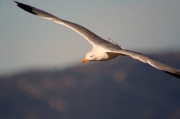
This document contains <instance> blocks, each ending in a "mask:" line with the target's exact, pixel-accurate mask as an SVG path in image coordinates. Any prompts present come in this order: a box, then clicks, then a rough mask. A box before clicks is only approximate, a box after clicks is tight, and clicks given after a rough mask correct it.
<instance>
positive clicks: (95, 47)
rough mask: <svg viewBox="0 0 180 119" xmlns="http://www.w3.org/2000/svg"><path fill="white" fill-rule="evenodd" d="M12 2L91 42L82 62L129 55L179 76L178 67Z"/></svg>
mask: <svg viewBox="0 0 180 119" xmlns="http://www.w3.org/2000/svg"><path fill="white" fill-rule="evenodd" d="M14 2H15V4H16V5H17V6H18V7H20V8H21V9H23V10H25V11H27V12H29V13H32V14H34V15H37V16H40V17H42V18H45V19H48V20H51V21H53V22H55V23H57V24H61V25H64V26H66V27H68V28H70V29H72V30H74V31H76V32H77V33H79V34H80V35H81V36H83V37H84V38H85V39H86V40H87V41H89V43H91V45H92V50H91V51H90V52H88V53H87V54H86V56H85V58H84V59H83V60H82V63H85V62H87V61H106V60H110V59H113V58H115V57H117V56H130V57H131V58H134V59H137V60H139V61H141V62H143V63H148V64H149V65H151V66H153V67H155V68H157V69H159V70H161V71H163V72H165V73H168V74H170V75H172V76H174V77H177V78H180V70H179V69H176V68H173V67H171V66H168V65H165V64H163V63H161V62H159V61H156V60H154V59H152V58H150V57H148V56H146V55H143V54H141V53H138V52H134V51H131V50H127V49H124V48H123V47H121V46H120V45H118V44H117V43H115V42H113V41H112V40H111V39H110V38H109V39H108V40H104V39H102V38H101V37H99V36H98V35H96V34H95V33H93V32H91V31H90V30H88V29H86V28H85V27H83V26H81V25H78V24H76V23H73V22H69V21H66V20H63V19H60V18H58V17H56V16H54V15H52V14H50V13H48V12H45V11H43V10H40V9H37V8H35V7H32V6H29V5H26V4H23V3H19V2H17V1H14Z"/></svg>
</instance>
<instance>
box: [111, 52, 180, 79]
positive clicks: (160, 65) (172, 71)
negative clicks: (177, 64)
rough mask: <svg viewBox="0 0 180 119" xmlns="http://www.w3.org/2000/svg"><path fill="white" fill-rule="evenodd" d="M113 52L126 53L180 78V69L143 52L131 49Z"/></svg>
mask: <svg viewBox="0 0 180 119" xmlns="http://www.w3.org/2000/svg"><path fill="white" fill-rule="evenodd" d="M111 53H118V54H124V55H126V56H130V57H132V58H134V59H137V60H139V61H141V62H143V63H148V64H149V65H151V66H153V67H155V68H157V69H159V70H162V71H164V72H166V73H168V74H170V75H172V76H175V77H177V78H180V70H179V69H176V68H174V67H171V66H168V65H166V64H163V63H161V62H159V61H157V60H154V59H152V58H150V57H148V56H146V55H143V54H141V53H138V52H134V51H130V50H123V49H122V50H116V51H111Z"/></svg>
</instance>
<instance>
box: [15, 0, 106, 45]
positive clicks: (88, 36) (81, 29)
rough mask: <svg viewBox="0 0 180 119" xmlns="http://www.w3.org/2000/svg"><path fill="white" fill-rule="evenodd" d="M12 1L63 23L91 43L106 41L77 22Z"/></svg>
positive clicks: (23, 7) (26, 9)
mask: <svg viewBox="0 0 180 119" xmlns="http://www.w3.org/2000/svg"><path fill="white" fill-rule="evenodd" d="M14 2H15V3H16V4H17V6H18V7H20V8H22V9H23V10H25V11H27V12H29V13H32V14H34V15H37V16H40V17H43V18H45V19H48V20H51V21H53V22H56V23H58V24H61V25H64V26H66V27H68V28H70V29H72V30H74V31H76V32H77V33H79V34H80V35H82V36H83V37H84V38H85V39H87V40H88V41H89V42H90V43H91V44H92V45H95V44H98V43H103V42H106V41H105V40H103V39H102V38H100V37H99V36H97V35H96V34H94V33H93V32H91V31H90V30H88V29H86V28H84V27H82V26H80V25H78V24H75V23H72V22H69V21H66V20H63V19H60V18H57V17H56V16H54V15H51V14H49V13H47V12H45V11H42V10H40V9H37V8H35V7H31V6H29V5H25V4H22V3H19V2H16V1H14Z"/></svg>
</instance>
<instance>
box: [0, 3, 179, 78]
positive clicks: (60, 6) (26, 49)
mask: <svg viewBox="0 0 180 119" xmlns="http://www.w3.org/2000/svg"><path fill="white" fill-rule="evenodd" d="M18 1H19V2H22V3H25V4H29V5H31V6H34V7H37V8H39V9H42V10H44V11H47V12H49V13H52V14H54V15H56V16H58V17H59V18H62V19H65V20H68V21H72V22H75V23H78V24H80V25H82V26H84V27H86V28H88V29H89V30H91V31H93V32H94V33H96V34H98V35H99V36H100V37H102V38H104V39H107V38H108V37H110V38H111V39H113V40H114V41H115V42H117V43H118V44H120V45H122V46H123V47H124V48H126V49H131V50H135V51H139V52H143V53H146V52H152V53H157V52H163V51H172V50H174V51H177V50H180V14H179V12H180V7H179V6H180V0H73V1H72V0H18ZM89 50H91V45H90V44H89V43H88V42H87V41H86V40H85V39H84V38H83V37H81V36H80V35H79V34H77V33H76V32H74V31H72V30H71V29H68V28H66V27H64V26H61V25H57V24H55V23H53V22H51V21H48V20H45V19H42V18H40V17H37V16H35V15H32V14H29V13H27V12H25V11H23V10H22V9H20V8H18V7H17V6H16V5H15V4H14V3H13V2H12V0H0V75H2V74H5V73H10V72H16V71H21V70H27V69H31V68H32V69H34V68H60V69H62V68H65V67H69V66H71V65H74V64H81V60H82V59H83V58H84V57H85V55H86V53H87V52H88V51H89Z"/></svg>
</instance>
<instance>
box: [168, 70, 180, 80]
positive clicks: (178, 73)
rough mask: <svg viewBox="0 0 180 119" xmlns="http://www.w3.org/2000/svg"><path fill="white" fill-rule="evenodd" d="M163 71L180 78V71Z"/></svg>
mask: <svg viewBox="0 0 180 119" xmlns="http://www.w3.org/2000/svg"><path fill="white" fill-rule="evenodd" d="M164 72H165V73H167V74H169V75H171V76H174V77H176V78H179V79H180V72H176V73H171V72H168V71H164Z"/></svg>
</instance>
